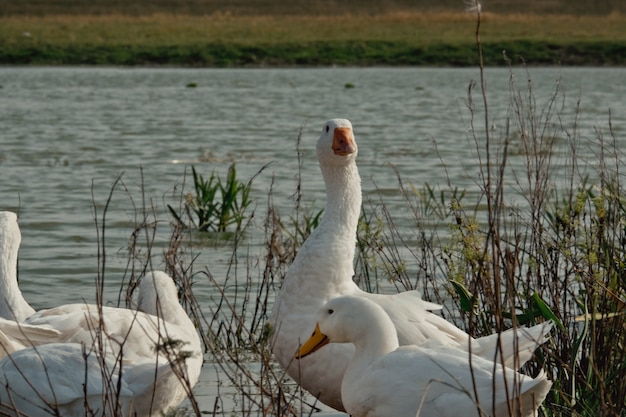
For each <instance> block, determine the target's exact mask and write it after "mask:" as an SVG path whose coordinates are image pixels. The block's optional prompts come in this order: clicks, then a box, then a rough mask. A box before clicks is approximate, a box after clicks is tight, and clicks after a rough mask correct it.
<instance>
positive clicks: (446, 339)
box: [270, 119, 549, 410]
mask: <svg viewBox="0 0 626 417" xmlns="http://www.w3.org/2000/svg"><path fill="white" fill-rule="evenodd" d="M357 149H358V148H357V145H356V141H355V138H354V133H353V131H352V124H351V123H350V121H349V120H346V119H332V120H329V121H328V122H326V123H325V124H324V127H323V128H322V134H321V136H320V138H319V140H318V142H317V157H318V160H319V164H320V169H321V171H322V175H323V177H324V183H325V186H326V198H327V202H326V210H325V211H324V217H323V218H322V221H321V222H320V224H319V226H318V227H317V228H316V229H315V230H314V231H313V233H311V235H310V236H309V237H308V238H307V240H306V241H305V242H304V244H303V245H302V247H301V249H300V251H299V252H298V254H297V256H296V259H295V260H294V262H293V264H292V265H291V266H290V267H289V270H288V271H287V274H286V276H285V279H284V281H283V283H282V287H281V291H280V293H279V294H278V296H277V297H276V300H275V304H274V307H273V309H272V314H271V317H270V323H271V324H272V326H273V330H274V338H273V340H272V342H273V345H272V350H273V352H274V356H275V357H276V358H277V359H278V361H279V362H280V364H281V365H282V366H283V367H284V368H285V369H286V371H287V373H288V374H289V375H290V376H291V377H292V378H293V379H294V380H295V381H296V382H297V383H298V384H299V385H300V386H301V387H302V388H304V389H305V390H307V391H309V392H310V393H311V394H312V395H313V396H315V397H316V398H318V399H319V400H320V401H322V402H323V403H325V404H327V405H329V406H331V407H333V408H335V409H337V410H344V406H343V403H342V400H341V381H342V379H343V375H344V372H345V370H346V367H347V366H348V363H349V361H350V359H351V358H352V355H353V353H354V347H353V346H352V345H351V344H333V345H331V346H328V347H327V348H325V349H323V350H320V351H318V352H315V354H313V355H310V356H307V357H306V358H303V359H302V360H300V361H295V360H294V355H295V352H296V351H297V349H298V347H299V345H300V343H302V342H303V341H304V340H306V339H307V338H308V337H309V334H308V332H309V331H310V329H311V328H312V327H313V325H314V324H315V320H316V315H317V312H318V310H319V308H320V307H321V306H323V305H324V303H326V302H327V301H328V300H330V299H332V298H335V297H339V296H344V295H353V296H358V297H362V298H367V299H369V300H371V301H374V302H375V303H376V304H378V305H379V306H380V307H382V308H383V309H384V310H385V312H386V313H387V314H388V315H389V317H390V318H391V320H392V322H393V324H394V326H395V331H396V333H397V337H398V340H399V343H400V345H407V344H422V343H424V342H428V343H430V344H431V345H440V346H454V347H456V348H458V349H461V350H463V351H466V350H467V349H468V348H469V347H470V346H469V345H470V343H471V350H472V353H474V354H476V355H479V356H484V357H485V358H489V359H492V358H493V357H494V355H495V354H496V350H497V349H498V346H499V345H501V346H502V350H501V353H499V354H501V355H502V357H503V358H504V360H505V362H506V363H507V365H509V366H512V364H513V363H514V362H515V361H516V358H519V361H520V362H523V361H525V360H527V359H528V358H530V356H531V355H532V353H533V351H534V349H535V347H536V341H537V340H540V339H543V335H544V334H545V333H546V332H547V331H549V326H541V325H538V326H535V327H533V328H530V329H519V330H512V331H509V332H505V333H502V334H500V335H491V336H487V337H485V338H480V339H471V338H470V337H469V336H468V335H467V333H465V332H463V331H462V330H461V329H459V328H457V327H456V326H454V325H452V324H450V323H448V322H447V321H446V320H444V319H443V318H441V317H440V316H437V315H435V314H432V313H430V311H429V310H437V309H440V308H441V306H439V305H437V304H433V303H429V302H426V301H424V300H422V299H421V296H420V294H419V293H418V292H417V291H407V292H404V293H399V294H393V295H382V294H370V293H367V292H364V291H362V290H361V289H359V288H358V286H357V285H356V284H355V283H354V281H353V280H352V277H353V275H354V266H353V261H354V252H355V246H356V233H357V225H358V221H359V214H360V210H361V179H360V177H359V172H358V169H357V166H356V156H357ZM500 341H502V342H501V344H500V343H499V342H500Z"/></svg>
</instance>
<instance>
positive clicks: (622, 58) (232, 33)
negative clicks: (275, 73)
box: [0, 12, 626, 66]
mask: <svg viewBox="0 0 626 417" xmlns="http://www.w3.org/2000/svg"><path fill="white" fill-rule="evenodd" d="M483 19H484V22H483V27H482V29H481V30H482V37H483V39H484V43H483V47H484V52H485V62H486V64H487V65H499V64H504V63H505V61H504V59H503V54H502V51H503V50H506V53H507V57H508V58H511V59H514V60H515V59H518V58H519V57H523V59H524V60H525V61H526V62H528V63H531V64H546V65H553V64H562V65H624V64H626V53H624V52H626V32H624V30H623V29H622V28H623V27H626V15H622V14H619V13H614V14H610V15H604V16H592V15H589V16H573V15H563V16H561V15H542V16H539V15H517V14H516V15H496V14H486V15H485V16H484V18H483ZM473 26H474V21H473V16H472V15H471V14H465V13H450V12H428V13H417V12H396V13H386V14H383V15H351V16H348V15H341V16H323V15H310V16H302V15H298V16H296V15H272V16H251V15H242V16H232V15H215V14H214V15H204V16H190V15H174V14H154V15H149V16H128V15H99V16H97V15H48V16H23V15H12V16H5V17H1V18H0V28H1V29H0V63H1V64H16V65H17V64H37V65H162V64H168V65H194V66H245V65H250V66H261V65H277V66H280V65H287V66H288V65H331V64H337V65H475V64H476V53H475V44H474V39H473V36H472V33H473V30H474V27H473Z"/></svg>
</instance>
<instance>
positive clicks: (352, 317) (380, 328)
mask: <svg viewBox="0 0 626 417" xmlns="http://www.w3.org/2000/svg"><path fill="white" fill-rule="evenodd" d="M328 343H353V344H354V346H355V347H356V351H355V354H354V357H353V358H352V360H351V361H350V364H349V365H348V369H347V370H346V373H345V376H344V379H343V382H342V385H341V396H342V399H343V404H344V406H345V407H346V410H347V411H348V412H349V413H350V415H351V416H352V417H365V416H367V417H390V416H394V417H416V416H440V417H458V416H459V415H463V416H470V415H475V416H481V417H482V416H491V417H504V416H506V417H508V416H510V415H520V416H524V417H530V416H534V415H536V410H537V408H538V407H539V406H540V405H541V403H542V402H543V400H544V399H545V397H546V395H547V394H548V392H549V390H550V387H551V386H552V383H551V382H550V381H549V380H548V379H547V378H546V376H545V374H544V373H543V372H542V373H541V374H539V375H538V376H537V377H536V378H534V379H533V378H531V377H529V376H526V375H523V374H521V373H519V372H516V371H515V370H513V369H510V368H507V367H504V368H503V367H502V366H501V365H500V364H499V363H494V362H493V361H490V360H487V359H483V358H481V357H478V356H476V355H471V357H470V355H469V354H468V353H467V352H463V351H461V350H459V349H458V348H454V347H447V346H443V347H437V348H426V347H420V346H403V347H399V345H398V337H397V335H396V332H395V329H394V326H393V323H392V322H391V320H390V318H389V316H388V315H387V314H386V313H385V311H384V310H383V309H382V308H381V307H379V306H378V305H376V304H375V303H373V302H371V301H369V300H367V299H364V298H357V297H339V298H336V299H333V300H331V301H329V302H328V303H327V304H326V305H325V306H324V307H323V308H322V309H321V310H320V311H319V313H318V322H317V324H316V327H315V332H314V333H313V336H311V338H309V339H308V340H307V341H306V342H305V343H304V344H303V345H302V346H301V348H300V349H299V350H298V353H297V356H298V357H304V356H306V355H308V354H311V353H312V352H315V351H316V350H317V349H321V348H322V347H323V346H325V345H326V344H328ZM539 343H541V341H539ZM324 349H325V348H324ZM324 349H321V350H320V351H323V350H324ZM473 381H474V382H473ZM474 384H475V385H474ZM459 413H460V414H459Z"/></svg>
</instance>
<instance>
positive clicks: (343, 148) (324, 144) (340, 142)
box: [317, 119, 358, 165]
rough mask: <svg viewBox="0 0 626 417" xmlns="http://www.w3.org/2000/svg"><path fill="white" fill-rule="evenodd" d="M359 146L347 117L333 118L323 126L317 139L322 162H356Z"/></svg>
mask: <svg viewBox="0 0 626 417" xmlns="http://www.w3.org/2000/svg"><path fill="white" fill-rule="evenodd" d="M357 151H358V148H357V146H356V141H355V139H354V133H353V131H352V123H350V121H349V120H347V119H331V120H329V121H327V122H326V123H325V124H324V127H322V134H321V136H320V138H319V140H318V141H317V157H318V159H319V161H320V164H329V165H346V164H348V163H352V162H354V160H355V159H356V155H357Z"/></svg>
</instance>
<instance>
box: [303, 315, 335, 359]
mask: <svg viewBox="0 0 626 417" xmlns="http://www.w3.org/2000/svg"><path fill="white" fill-rule="evenodd" d="M329 342H330V340H329V339H328V337H327V336H326V335H325V334H324V333H322V332H321V331H320V326H319V324H317V323H316V324H315V331H314V332H313V334H312V335H311V337H309V340H307V341H306V342H304V344H303V345H302V346H300V349H298V351H297V352H296V359H300V358H304V357H305V356H307V355H310V354H311V353H313V352H315V351H316V350H318V349H319V348H321V347H322V346H326V345H327V344H328V343H329Z"/></svg>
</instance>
